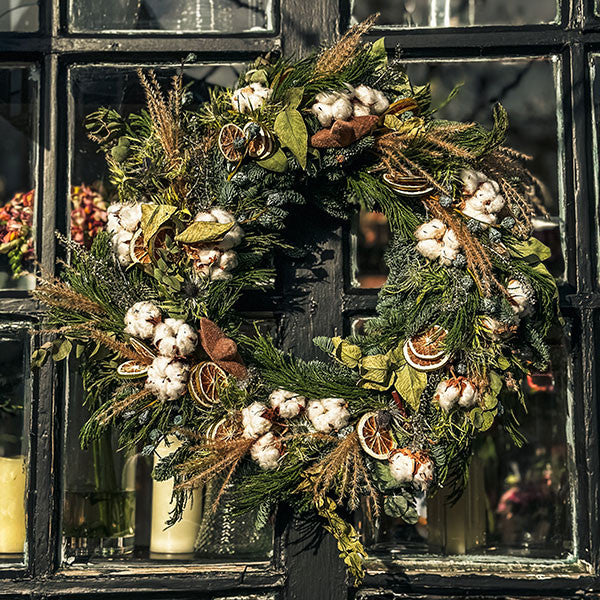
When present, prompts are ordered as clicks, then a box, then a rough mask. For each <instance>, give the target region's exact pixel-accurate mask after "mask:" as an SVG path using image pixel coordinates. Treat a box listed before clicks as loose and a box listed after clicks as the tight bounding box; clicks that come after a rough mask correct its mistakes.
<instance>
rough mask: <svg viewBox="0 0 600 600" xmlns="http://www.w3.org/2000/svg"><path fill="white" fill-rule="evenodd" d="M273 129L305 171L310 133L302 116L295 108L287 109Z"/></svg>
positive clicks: (281, 113)
mask: <svg viewBox="0 0 600 600" xmlns="http://www.w3.org/2000/svg"><path fill="white" fill-rule="evenodd" d="M273 129H274V131H275V135H276V136H277V137H278V138H279V141H280V143H281V145H282V146H283V147H284V148H289V149H290V150H291V151H292V153H293V154H294V156H295V157H296V158H297V159H298V162H299V163H300V166H301V167H302V168H303V169H305V168H306V152H307V149H308V131H307V130H306V124H305V123H304V119H303V118H302V115H301V114H300V113H299V112H298V111H297V110H296V109H295V108H286V109H284V110H282V111H281V112H280V113H279V114H278V115H277V117H276V118H275V125H274V126H273Z"/></svg>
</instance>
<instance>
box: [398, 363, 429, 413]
mask: <svg viewBox="0 0 600 600" xmlns="http://www.w3.org/2000/svg"><path fill="white" fill-rule="evenodd" d="M426 385H427V375H426V374H425V373H423V372H422V371H417V370H416V369H414V368H413V367H411V366H410V365H409V364H408V363H405V364H404V365H403V366H402V367H400V368H399V369H398V370H397V371H396V381H395V382H394V387H395V388H396V391H397V392H398V393H399V394H400V395H401V396H402V398H403V399H404V400H405V401H406V402H408V404H409V405H410V407H411V408H412V409H413V410H418V409H419V404H420V401H421V394H422V393H423V390H424V389H425V386H426Z"/></svg>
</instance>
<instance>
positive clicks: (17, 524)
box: [0, 323, 31, 565]
mask: <svg viewBox="0 0 600 600" xmlns="http://www.w3.org/2000/svg"><path fill="white" fill-rule="evenodd" d="M24 327H26V326H24V325H21V326H20V327H19V326H18V325H15V326H13V325H8V324H6V323H4V324H0V565H4V564H14V563H23V562H24V552H25V538H26V535H25V533H26V515H25V500H26V490H27V461H28V456H27V455H28V436H27V428H26V423H27V417H26V414H27V411H28V410H29V400H30V394H31V389H30V385H31V380H30V378H29V374H30V373H31V369H30V367H29V338H28V336H27V335H26V333H25V329H24Z"/></svg>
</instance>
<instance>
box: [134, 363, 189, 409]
mask: <svg viewBox="0 0 600 600" xmlns="http://www.w3.org/2000/svg"><path fill="white" fill-rule="evenodd" d="M189 370H190V368H189V366H188V365H187V364H185V363H184V362H181V361H179V360H175V359H173V358H170V357H168V356H157V357H156V358H155V359H154V360H153V361H152V364H151V365H150V366H149V367H148V378H147V379H146V384H145V388H146V389H147V390H148V391H150V392H152V394H154V395H155V396H156V398H157V399H158V400H161V401H164V400H169V401H170V400H176V399H177V398H179V397H181V396H183V394H185V391H186V389H187V381H188V377H189Z"/></svg>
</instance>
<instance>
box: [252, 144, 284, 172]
mask: <svg viewBox="0 0 600 600" xmlns="http://www.w3.org/2000/svg"><path fill="white" fill-rule="evenodd" d="M258 164H259V165H260V166H261V167H262V168H263V169H267V170H268V171H275V173H283V172H284V171H285V170H286V169H287V167H288V162H287V156H286V155H285V152H284V151H283V150H282V149H281V148H279V149H278V150H277V152H275V154H273V156H269V158H265V159H264V160H259V161H258Z"/></svg>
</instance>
